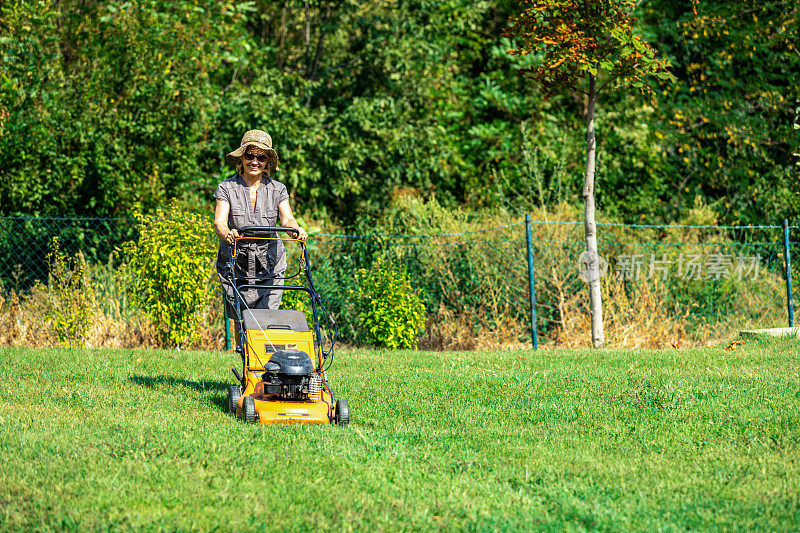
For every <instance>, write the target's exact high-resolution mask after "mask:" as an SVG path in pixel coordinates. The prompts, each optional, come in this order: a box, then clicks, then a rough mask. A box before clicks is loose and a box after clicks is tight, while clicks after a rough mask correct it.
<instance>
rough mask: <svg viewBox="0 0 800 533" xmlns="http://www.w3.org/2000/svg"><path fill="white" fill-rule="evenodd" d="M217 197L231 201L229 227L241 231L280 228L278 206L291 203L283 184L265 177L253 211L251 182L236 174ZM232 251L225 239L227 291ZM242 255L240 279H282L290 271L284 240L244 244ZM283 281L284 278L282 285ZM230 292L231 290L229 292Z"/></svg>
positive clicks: (220, 263) (222, 269)
mask: <svg viewBox="0 0 800 533" xmlns="http://www.w3.org/2000/svg"><path fill="white" fill-rule="evenodd" d="M214 198H216V199H217V200H220V201H223V202H228V204H229V205H230V211H229V212H228V227H229V228H231V229H237V230H238V229H241V228H242V227H244V226H275V225H277V223H278V204H280V203H281V202H282V201H284V200H288V199H289V193H288V192H287V190H286V186H285V185H284V184H283V183H281V182H279V181H275V180H273V179H270V178H265V179H264V180H262V182H261V185H260V186H259V188H258V191H257V193H256V205H255V209H253V208H252V204H251V203H250V192H249V190H248V187H247V183H245V181H244V179H243V178H242V177H241V176H239V175H238V174H236V175H234V176H232V177H230V178H228V179H226V180H225V181H223V182H222V183H220V184H219V186H218V187H217V190H216V191H214ZM228 249H229V245H228V243H227V242H225V240H224V239H221V240H220V243H219V253H218V255H217V272H218V273H219V274H220V281H222V283H223V287H224V288H226V289H227V287H225V286H226V285H227V283H226V279H225V273H226V272H227V270H226V269H227V264H228V253H229V252H228ZM240 252H241V253H237V261H236V276H237V277H239V276H246V277H255V276H259V277H263V276H267V277H278V278H281V277H282V276H283V273H284V272H285V271H286V249H285V248H284V246H283V243H282V242H280V241H266V242H249V243H248V242H245V243H242V244H241V245H240ZM282 281H283V280H282V279H280V282H281V284H282ZM226 292H228V291H227V290H226ZM246 296H247V295H246ZM247 299H248V300H249V299H250V298H249V297H248V298H247ZM278 301H280V292H278Z"/></svg>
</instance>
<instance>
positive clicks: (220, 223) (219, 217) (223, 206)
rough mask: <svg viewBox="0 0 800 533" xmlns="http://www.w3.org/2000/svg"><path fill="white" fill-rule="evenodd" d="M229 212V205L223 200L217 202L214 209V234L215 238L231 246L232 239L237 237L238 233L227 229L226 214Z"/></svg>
mask: <svg viewBox="0 0 800 533" xmlns="http://www.w3.org/2000/svg"><path fill="white" fill-rule="evenodd" d="M230 211H231V204H229V203H228V202H226V201H224V200H217V205H216V207H215V208H214V233H216V234H217V237H219V238H220V239H223V240H225V241H227V242H228V244H233V239H235V238H236V237H238V236H239V232H238V231H236V230H235V229H230V228H229V227H228V213H230Z"/></svg>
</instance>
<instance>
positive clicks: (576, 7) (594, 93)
mask: <svg viewBox="0 0 800 533" xmlns="http://www.w3.org/2000/svg"><path fill="white" fill-rule="evenodd" d="M637 3H638V2H636V1H634V0H526V1H524V2H523V10H522V12H521V13H520V14H519V15H517V16H515V17H513V18H512V19H511V27H510V30H509V33H510V34H511V35H513V36H514V37H515V38H517V39H518V40H519V41H518V45H517V48H514V49H512V50H510V52H511V53H513V54H519V55H528V54H535V55H536V58H535V63H534V64H533V65H532V66H531V67H530V68H528V69H526V70H525V72H526V73H527V74H528V75H530V77H531V79H532V80H533V81H534V83H536V84H537V85H538V86H540V87H542V88H543V89H544V90H545V91H546V92H547V93H553V92H556V91H561V90H581V91H582V92H583V93H584V94H585V96H586V154H587V157H586V172H585V179H584V186H583V193H582V195H583V199H584V204H585V211H584V213H585V216H584V235H585V239H586V255H585V256H584V257H585V259H583V261H584V262H585V264H586V265H585V269H586V272H587V273H588V282H589V290H590V300H591V304H590V305H591V314H592V342H593V344H594V346H595V347H601V346H602V345H603V344H604V342H605V337H604V335H603V314H602V303H601V299H600V298H601V297H600V275H599V258H598V255H597V227H596V223H595V193H594V182H595V153H596V138H595V107H596V105H597V98H598V94H599V93H600V92H601V91H602V90H603V89H619V88H622V87H625V86H632V87H634V88H638V89H641V90H645V89H646V88H647V85H645V81H646V79H647V78H648V77H649V76H657V77H661V78H664V79H672V75H671V74H670V73H669V72H668V71H667V70H666V67H667V62H666V61H665V60H664V59H661V58H659V57H658V56H657V54H656V51H655V50H654V49H653V48H652V47H651V46H649V45H648V44H647V43H645V42H644V40H643V39H642V38H641V37H640V36H639V35H638V34H637V33H636V27H635V20H636V19H635V18H634V17H633V9H634V8H635V7H636V4H637Z"/></svg>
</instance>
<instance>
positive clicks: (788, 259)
mask: <svg viewBox="0 0 800 533" xmlns="http://www.w3.org/2000/svg"><path fill="white" fill-rule="evenodd" d="M783 262H784V264H785V265H786V309H787V310H788V311H789V327H790V328H793V327H794V305H793V303H792V255H791V251H790V250H789V221H788V220H787V219H785V218H784V219H783Z"/></svg>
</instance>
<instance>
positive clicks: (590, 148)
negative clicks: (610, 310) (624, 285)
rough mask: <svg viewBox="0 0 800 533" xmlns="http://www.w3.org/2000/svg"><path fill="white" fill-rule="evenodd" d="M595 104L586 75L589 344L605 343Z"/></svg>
mask: <svg viewBox="0 0 800 533" xmlns="http://www.w3.org/2000/svg"><path fill="white" fill-rule="evenodd" d="M596 103H597V79H596V78H595V76H593V75H591V74H590V75H589V106H588V109H587V112H586V148H587V150H586V176H585V181H584V185H583V201H584V203H585V205H586V210H585V212H584V223H583V228H584V235H585V237H586V258H585V262H586V273H587V277H588V281H589V308H590V311H591V313H592V344H593V345H594V347H595V348H600V347H602V346H603V344H605V341H606V339H605V335H604V334H603V303H602V301H601V294H600V258H599V256H598V254H597V224H595V220H594V160H595V150H596V145H595V136H594V107H595V104H596Z"/></svg>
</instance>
